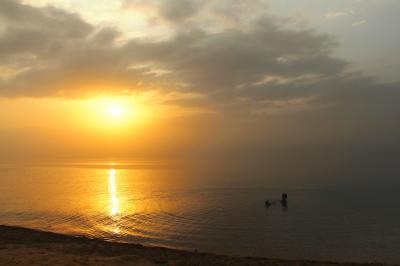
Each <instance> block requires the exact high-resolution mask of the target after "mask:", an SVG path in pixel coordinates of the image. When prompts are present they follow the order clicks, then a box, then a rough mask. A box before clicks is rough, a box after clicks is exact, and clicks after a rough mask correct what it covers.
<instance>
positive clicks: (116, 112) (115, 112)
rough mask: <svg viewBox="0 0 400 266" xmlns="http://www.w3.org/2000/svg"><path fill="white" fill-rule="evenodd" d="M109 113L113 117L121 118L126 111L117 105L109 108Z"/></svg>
mask: <svg viewBox="0 0 400 266" xmlns="http://www.w3.org/2000/svg"><path fill="white" fill-rule="evenodd" d="M108 113H109V114H110V115H111V116H112V117H120V116H122V115H123V114H124V109H123V107H122V106H119V105H117V104H113V105H111V106H109V107H108Z"/></svg>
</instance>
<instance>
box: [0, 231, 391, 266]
mask: <svg viewBox="0 0 400 266" xmlns="http://www.w3.org/2000/svg"><path fill="white" fill-rule="evenodd" d="M0 265H277V266H278V265H349V266H350V265H384V264H380V263H371V264H362V263H336V262H326V261H325V262H324V261H311V260H283V259H269V258H261V257H233V256H224V255H216V254H212V253H201V252H197V251H184V250H174V249H168V248H163V247H146V246H143V245H137V244H126V243H116V242H108V241H105V240H99V239H89V238H86V237H76V236H70V235H63V234H56V233H51V232H44V231H37V230H33V229H27V228H21V227H13V226H4V225H1V226H0Z"/></svg>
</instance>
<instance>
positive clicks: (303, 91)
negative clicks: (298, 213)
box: [0, 0, 398, 115]
mask: <svg viewBox="0 0 400 266" xmlns="http://www.w3.org/2000/svg"><path fill="white" fill-rule="evenodd" d="M168 3H169V1H168ZM188 3H189V2H188ZM193 3H194V2H191V4H190V6H191V7H189V6H185V5H180V6H179V7H178V6H174V4H169V5H170V6H169V7H168V8H167V9H166V10H169V11H168V12H171V13H170V15H171V14H173V13H174V12H177V13H176V14H175V15H174V16H173V17H174V18H175V19H178V20H182V19H189V17H190V16H195V14H197V12H200V11H193V9H192V7H193V5H192V4H193ZM255 3H256V4H255V5H254V6H252V8H247V9H246V8H245V7H243V6H242V4H241V3H240V2H235V3H234V4H232V5H230V6H226V7H223V6H220V7H219V9H218V8H216V7H215V6H213V10H220V12H221V14H224V15H225V16H230V15H233V14H234V13H235V11H234V10H242V11H243V10H252V9H253V8H255V7H259V4H262V1H260V2H257V1H256V2H255ZM175 4H176V3H175ZM200 4H201V3H200V2H196V6H199V5H200ZM205 4H207V3H202V5H205ZM208 4H209V3H208ZM209 5H210V4H209ZM0 7H1V8H0V10H1V13H0V19H1V20H2V21H3V22H4V24H3V25H4V28H3V30H2V33H1V35H0V58H1V65H0V69H2V72H1V74H0V75H2V76H1V77H2V78H1V81H0V94H1V95H2V96H9V97H11V96H12V97H17V96H34V97H49V96H63V97H81V96H85V95H88V94H96V93H103V92H108V93H130V92H134V91H144V90H157V91H160V92H161V93H164V94H170V95H171V93H175V92H177V93H179V95H183V94H185V93H186V94H188V95H193V94H196V95H201V97H196V98H193V97H189V98H188V99H186V98H184V97H179V98H177V99H175V100H174V99H171V98H170V97H169V98H168V102H169V103H171V104H176V105H182V106H185V105H196V106H199V107H212V108H217V109H219V110H221V111H222V112H224V111H226V112H239V113H241V114H242V115H244V114H248V115H250V114H253V115H254V114H257V115H261V114H272V113H274V114H276V113H285V112H292V111H295V110H299V109H301V110H304V111H307V112H308V111H309V110H314V109H315V110H319V111H321V110H322V109H323V110H324V112H325V111H326V112H332V114H333V113H335V112H336V111H337V110H334V109H332V108H333V107H332V106H340V105H345V106H347V105H348V106H363V107H364V108H366V111H371V110H375V109H374V108H377V106H379V108H383V109H385V110H386V107H385V104H384V103H385V100H387V102H388V103H391V102H392V99H394V98H396V97H398V93H397V90H395V89H394V88H393V87H396V86H397V85H390V86H386V85H379V84H376V83H375V82H374V80H373V79H371V78H368V77H365V76H363V75H362V74H360V73H355V72H349V70H348V69H347V65H348V63H347V62H346V61H345V60H343V59H340V58H337V57H335V56H334V55H333V51H334V49H335V47H336V46H337V43H336V41H335V40H334V39H333V38H332V37H330V36H328V35H324V34H319V33H316V32H314V31H312V30H293V29H290V28H288V27H285V25H284V24H282V20H279V19H277V18H274V17H270V16H268V15H265V14H264V12H261V13H259V14H258V15H257V16H254V18H253V19H252V20H251V21H250V20H249V21H243V22H238V23H239V24H240V25H245V26H243V27H228V28H222V29H220V30H219V31H217V32H215V31H209V30H208V28H207V27H205V28H203V27H201V25H197V26H196V27H190V28H188V29H187V30H186V31H177V32H176V33H175V34H173V35H171V36H170V37H169V38H168V39H164V40H151V39H128V40H126V39H124V41H121V40H120V39H119V37H120V36H121V35H122V33H120V32H118V31H117V30H115V29H113V28H99V27H96V26H94V25H90V24H88V23H87V22H85V21H84V20H82V19H81V18H80V17H79V16H78V15H77V14H73V13H70V12H67V11H65V10H61V9H57V8H54V7H32V6H29V5H23V4H20V3H19V2H17V1H10V0H6V1H2V2H1V3H0ZM159 8H166V7H161V6H160V7H159ZM178 9H179V10H180V11H178ZM182 10H185V12H183V11H182ZM221 10H223V11H221ZM181 11H182V13H180V12H181ZM168 12H167V13H168ZM243 12H244V13H246V12H248V11H243ZM178 13H179V14H181V15H178ZM183 13H184V14H185V15H182V14H183ZM165 16H167V15H165ZM171 19H172V15H171ZM386 98H387V99H386ZM378 99H380V100H379V101H380V102H379V104H377V101H378ZM285 107H286V108H285ZM321 108H322V109H321ZM360 108H361V107H360ZM276 110H278V111H279V112H276ZM327 110H329V111H327ZM393 111H394V112H396V113H397V111H398V110H397V108H395V109H394V110H393Z"/></svg>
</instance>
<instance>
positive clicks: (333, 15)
mask: <svg viewBox="0 0 400 266" xmlns="http://www.w3.org/2000/svg"><path fill="white" fill-rule="evenodd" d="M351 14H353V11H351V10H350V11H333V12H329V13H327V14H325V16H324V17H325V18H327V19H335V18H338V17H343V16H348V15H351Z"/></svg>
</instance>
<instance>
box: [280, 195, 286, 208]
mask: <svg viewBox="0 0 400 266" xmlns="http://www.w3.org/2000/svg"><path fill="white" fill-rule="evenodd" d="M281 204H282V206H283V207H285V208H286V207H287V194H286V193H283V194H282V198H281Z"/></svg>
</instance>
